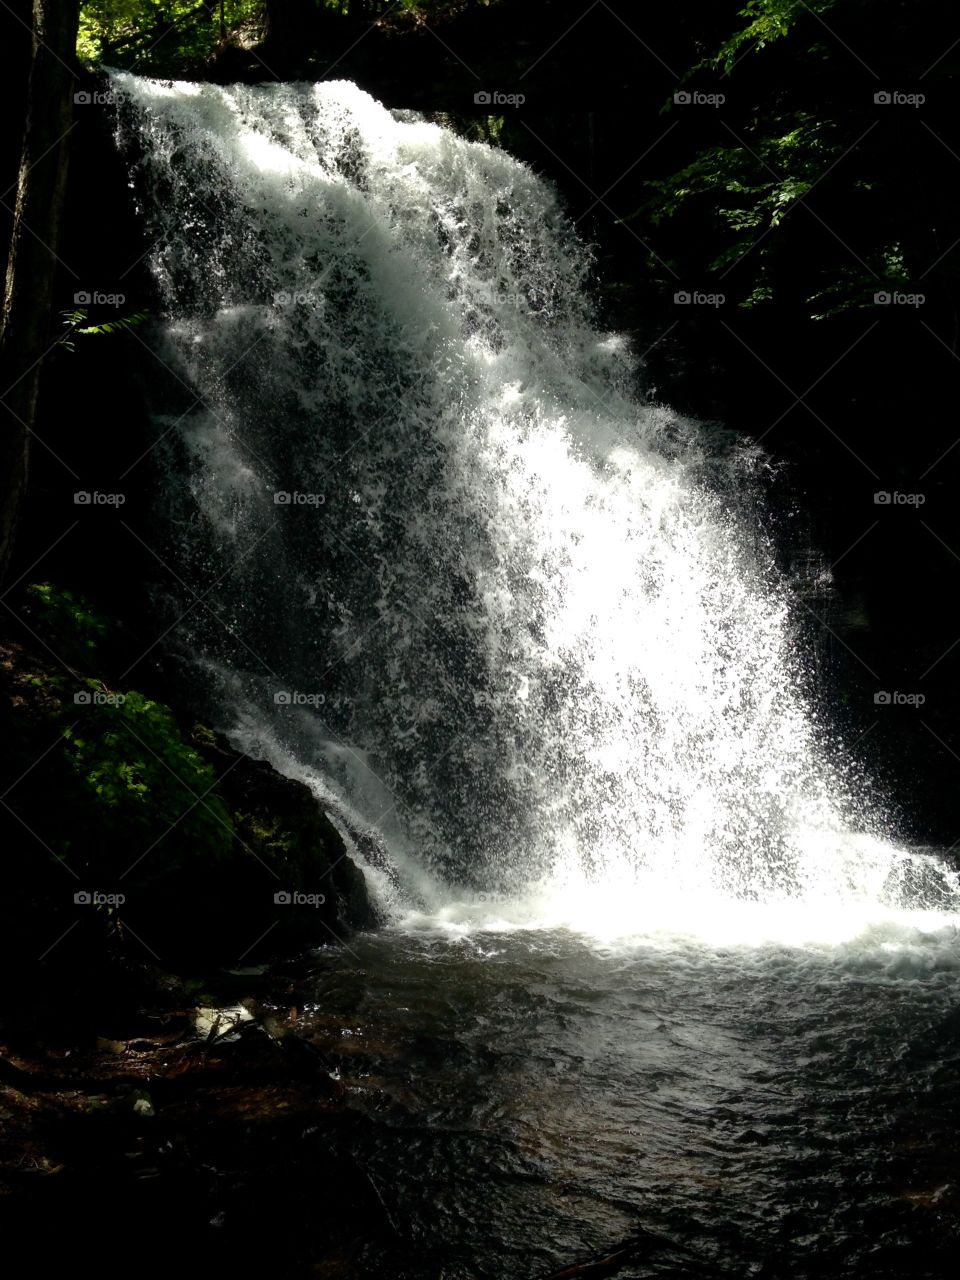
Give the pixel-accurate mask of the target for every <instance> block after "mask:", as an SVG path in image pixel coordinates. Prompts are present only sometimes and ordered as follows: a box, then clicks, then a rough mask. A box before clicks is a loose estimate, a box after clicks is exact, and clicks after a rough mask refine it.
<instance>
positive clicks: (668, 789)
mask: <svg viewBox="0 0 960 1280" xmlns="http://www.w3.org/2000/svg"><path fill="white" fill-rule="evenodd" d="M114 83H115V88H116V90H117V93H118V96H119V98H120V108H119V115H118V140H119V143H120V145H121V147H122V148H123V149H124V150H125V152H126V153H127V154H128V156H129V157H130V163H131V173H132V182H133V185H134V188H135V190H136V192H137V195H138V199H139V201H140V204H141V207H142V210H143V215H144V219H145V222H146V226H147V230H148V234H149V236H150V240H151V246H152V247H151V251H150V255H149V261H150V264H151V267H152V270H153V274H154V278H155V280H156V282H157V287H158V290H159V292H160V295H161V299H162V310H163V316H164V319H163V323H162V324H161V325H160V326H158V328H157V331H156V332H155V334H154V335H153V338H152V342H153V345H154V350H155V352H156V354H157V356H158V357H159V359H160V361H161V363H162V364H163V365H164V366H166V367H167V368H168V369H169V370H170V371H171V372H172V375H173V376H172V377H171V378H170V379H169V380H166V381H161V382H158V385H157V386H156V387H155V388H154V390H153V396H154V404H155V420H156V426H157V452H158V456H160V457H161V458H162V465H163V470H164V474H165V477H166V484H165V492H164V496H163V500H162V502H161V509H160V513H159V519H160V525H161V527H162V528H165V529H166V530H167V545H166V547H165V554H166V555H167V556H169V557H170V558H171V560H172V562H175V563H176V564H177V566H178V571H179V572H180V573H181V576H183V577H184V578H187V579H188V580H190V579H191V578H193V579H196V580H197V581H198V582H200V583H202V584H203V586H204V591H205V593H206V594H205V596H204V601H205V604H204V608H203V609H195V610H193V611H191V612H190V613H189V615H188V617H187V619H186V621H185V622H184V623H183V624H182V625H178V627H177V630H176V636H177V639H178V640H179V642H180V643H181V644H182V645H183V648H184V650H185V652H187V653H188V655H189V659H190V662H191V663H192V665H193V667H194V669H195V670H197V671H200V672H203V673H205V679H206V681H207V684H208V686H209V688H210V689H211V696H212V697H213V698H214V699H215V701H216V702H217V705H218V706H219V707H220V708H221V712H220V714H221V718H222V720H223V721H224V723H225V724H226V726H227V727H228V728H230V729H231V730H232V731H233V732H234V733H235V734H236V735H237V740H238V742H240V743H241V744H242V745H244V746H245V747H246V748H247V749H249V750H251V751H255V752H257V753H258V754H261V755H264V756H265V757H267V758H269V759H272V760H273V762H274V763H275V764H277V766H278V767H280V768H282V769H283V770H284V771H285V772H288V773H290V774H291V775H293V776H298V777H302V778H303V779H304V780H305V781H307V782H308V783H309V784H310V785H311V786H312V787H313V788H314V790H315V791H316V793H317V795H318V796H319V797H320V798H321V799H322V800H323V801H324V803H326V804H328V805H329V806H332V808H333V809H334V811H335V812H337V813H338V814H339V815H340V821H341V825H342V827H343V829H344V831H345V833H347V835H348V837H349V835H350V832H353V833H355V835H356V839H355V840H354V843H353V844H352V845H351V847H352V848H353V849H354V851H355V852H356V854H357V856H358V858H359V859H360V861H361V862H363V861H364V856H363V853H362V846H363V844H364V841H365V840H367V838H368V837H369V838H371V839H372V838H373V837H374V836H376V838H377V839H379V840H380V841H381V842H382V843H383V844H384V845H385V846H386V848H387V849H388V850H389V857H390V860H391V861H392V863H393V864H394V867H395V869H396V874H395V875H389V874H387V873H386V872H385V871H384V869H383V868H382V867H377V866H374V865H368V872H369V876H370V879H371V884H372V886H373V887H374V890H375V892H376V893H377V894H378V895H379V896H380V898H381V900H382V901H383V902H384V903H385V904H386V906H387V908H388V910H389V911H390V913H391V914H392V916H393V917H394V918H395V919H397V920H404V921H406V923H407V924H408V925H409V926H410V927H419V926H423V925H424V924H426V923H427V922H429V923H430V927H435V928H438V929H447V930H450V931H454V932H455V931H457V930H470V929H478V928H484V929H496V928H507V927H511V928H513V927H538V928H547V927H551V928H552V927H559V926H565V927H569V928H574V929H578V930H581V931H583V932H585V933H587V934H589V935H591V936H595V937H598V938H607V939H610V938H627V937H632V936H637V935H644V936H647V937H657V936H668V935H669V936H672V937H682V936H688V935H696V936H698V937H701V938H705V939H710V940H712V941H714V942H716V943H726V942H730V941H733V940H739V941H751V940H752V941H755V942H762V941H765V940H768V939H770V938H778V939H780V940H781V941H790V942H796V943H797V944H800V943H810V944H814V945H816V944H827V943H834V944H836V943H840V942H842V941H844V940H849V939H852V938H856V937H860V936H866V935H867V934H869V932H870V930H876V929H880V930H883V929H893V930H894V933H895V932H896V929H897V928H902V929H903V930H906V933H904V935H903V937H904V938H907V937H912V936H914V935H916V936H926V935H925V934H924V930H929V931H930V932H931V934H932V933H936V934H937V936H940V935H941V934H942V931H943V930H947V932H949V930H950V928H952V924H951V919H952V917H951V916H950V914H949V913H951V912H953V911H956V909H957V907H958V904H960V893H958V883H957V877H956V875H955V874H954V873H953V872H952V871H951V870H950V869H949V868H948V867H946V866H940V865H939V864H938V862H937V861H936V860H935V859H930V858H925V857H922V856H919V855H915V854H911V853H910V852H909V851H907V850H903V849H901V848H899V847H897V845H896V844H895V842H893V841H892V840H891V838H890V837H889V834H888V833H887V830H886V825H885V822H884V819H883V816H882V814H881V813H880V812H879V811H878V809H877V806H876V805H875V803H873V802H872V801H868V800H867V798H866V797H867V795H868V789H867V786H866V783H865V781H864V780H863V779H862V778H860V777H859V775H858V774H857V772H856V770H855V769H854V768H853V767H852V766H851V765H849V764H848V763H845V762H844V761H843V758H842V755H841V753H839V752H838V750H837V747H836V745H835V744H834V743H833V742H832V741H831V736H830V734H829V732H828V731H827V729H826V728H825V727H824V725H823V724H821V723H819V722H818V718H817V716H816V715H815V714H814V713H813V712H812V710H811V708H810V706H809V704H808V700H807V698H806V697H805V695H804V688H805V683H806V682H805V680H804V672H803V667H802V662H801V658H800V656H799V654H798V646H797V642H796V634H795V629H794V626H793V623H792V617H791V611H792V605H791V597H790V593H789V590H788V589H787V586H786V584H785V583H784V582H783V581H782V580H781V579H780V578H779V577H778V575H777V573H776V571H775V569H774V558H773V555H772V551H771V547H770V545H769V544H768V540H767V538H766V536H765V534H764V532H763V529H762V526H761V524H760V523H759V522H758V520H757V519H756V518H755V515H754V510H755V506H756V504H755V487H756V486H755V479H756V472H757V471H758V469H759V468H761V467H762V465H763V464H762V459H761V458H760V457H759V455H758V454H756V453H755V452H751V451H750V450H749V449H747V448H745V447H735V448H731V447H729V445H724V446H723V447H720V446H719V445H718V443H717V442H716V441H715V440H713V439H712V438H711V437H710V435H709V434H708V433H706V432H705V431H704V430H702V429H700V428H698V427H696V426H695V425H694V424H691V423H689V422H685V421H683V420H681V419H679V418H677V416H676V415H674V414H672V413H671V412H670V411H669V410H667V409H664V408H662V407H659V406H652V405H649V404H646V403H643V402H642V401H640V400H638V399H637V398H636V369H635V368H634V365H633V362H632V360H631V358H630V355H629V352H628V350H627V347H626V345H625V343H624V342H623V341H622V340H621V339H620V338H618V337H617V336H616V335H610V334H606V333H603V332H601V331H599V330H597V328H596V327H595V325H594V323H593V318H592V314H591V308H590V304H589V301H588V294H587V292H586V290H585V283H586V281H587V279H588V277H589V272H590V261H589V257H588V255H587V254H586V253H585V252H584V250H583V248H582V247H581V246H580V245H579V244H578V242H577V240H576V238H575V236H574V235H573V234H572V231H571V229H570V227H569V226H568V224H567V222H566V220H565V217H564V215H563V212H562V209H561V208H560V207H559V205H558V202H557V199H556V197H555V194H554V192H553V191H552V189H551V188H550V187H549V186H548V185H546V184H545V183H543V182H542V181H541V180H539V179H538V178H537V177H536V176H535V175H534V174H533V173H532V172H531V171H530V170H529V169H528V168H527V167H526V166H524V165H522V164H520V163H519V162H517V161H515V160H513V159H512V158H511V157H509V156H508V155H506V154H505V153H503V152H502V151H499V150H497V149H495V148H491V147H488V146H485V145H482V144H477V143H468V142H466V141H464V140H463V139H461V138H459V137H457V136H456V135H454V134H453V133H452V132H450V131H448V130H444V129H441V128H439V127H437V126H435V125H431V124H427V123H424V122H422V121H420V120H418V119H416V118H414V117H412V116H410V115H408V114H402V113H396V114H392V113H391V112H389V111H387V110H386V109H385V108H383V107H382V106H380V105H379V104H378V103H376V102H375V101H374V100H373V99H372V98H370V97H369V96H368V95H366V94H364V93H363V92H361V91H360V90H359V89H357V88H356V87H355V86H354V85H350V84H346V83H342V82H340V83H323V84H319V85H284V84H278V85H270V86H260V87H249V86H237V87H232V88H223V87H219V86H213V85H202V86H198V85H185V84H170V83H164V84H161V83H159V82H156V81H149V80H142V79H139V78H137V77H134V76H131V75H128V74H117V75H116V76H115V77H114ZM185 388H187V389H189V392H190V395H188V396H185V395H184V389H185ZM194 392H195V393H196V396H197V400H196V401H194V400H193V393H194ZM278 494H279V495H281V497H279V498H278V496H277V495H278ZM284 494H286V495H288V500H287V501H285V500H284V498H283V496H282V495H284ZM187 604H189V596H186V597H183V598H178V597H177V596H176V595H174V596H173V597H171V598H170V599H169V600H167V601H166V606H167V607H168V608H169V610H170V614H171V618H174V617H178V616H179V615H180V614H182V613H183V610H184V608H185V606H186V605H187ZM918 912H920V913H926V914H923V915H917V914H916V913H918ZM911 930H912V931H914V933H911V932H910V931H911ZM917 931H919V933H917ZM891 936H892V935H891ZM943 936H946V935H943ZM904 945H906V944H904Z"/></svg>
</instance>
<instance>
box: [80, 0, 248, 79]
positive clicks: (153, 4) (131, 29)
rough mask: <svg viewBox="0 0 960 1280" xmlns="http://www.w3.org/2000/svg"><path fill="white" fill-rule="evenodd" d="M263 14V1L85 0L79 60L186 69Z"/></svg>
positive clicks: (207, 55)
mask: <svg viewBox="0 0 960 1280" xmlns="http://www.w3.org/2000/svg"><path fill="white" fill-rule="evenodd" d="M262 10H263V4H262V0H224V2H223V4H220V3H219V0H213V2H212V3H211V2H209V0H201V2H200V3H197V0H85V3H83V4H82V5H81V8H80V29H79V35H78V39H77V56H78V57H79V58H80V59H81V61H83V62H92V63H97V62H107V63H114V64H116V65H119V66H123V67H129V68H133V67H135V66H137V65H138V64H144V63H147V64H148V65H149V66H151V67H156V66H157V65H158V64H159V65H163V64H165V63H173V64H180V65H181V66H182V67H183V68H184V69H188V68H189V67H191V66H197V65H199V64H200V63H202V62H203V61H204V60H205V59H206V58H208V57H209V56H210V54H211V53H213V51H214V49H215V48H216V47H217V45H218V44H219V43H220V41H221V40H222V38H223V37H224V35H227V34H230V33H232V32H235V31H236V30H237V29H238V28H240V27H242V26H243V25H244V24H245V23H248V22H250V21H251V20H254V19H256V18H258V17H259V16H260V15H261V13H262ZM148 60H149V62H148ZM141 69H142V67H141Z"/></svg>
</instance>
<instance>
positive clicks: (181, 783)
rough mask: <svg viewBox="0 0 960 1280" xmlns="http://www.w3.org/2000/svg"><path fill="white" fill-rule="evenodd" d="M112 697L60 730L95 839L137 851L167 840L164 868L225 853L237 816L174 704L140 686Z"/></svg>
mask: <svg viewBox="0 0 960 1280" xmlns="http://www.w3.org/2000/svg"><path fill="white" fill-rule="evenodd" d="M87 684H88V686H89V688H90V689H91V690H92V691H96V690H99V689H101V687H102V686H100V685H99V684H98V682H97V681H94V680H90V681H87ZM111 697H112V699H113V700H112V701H108V702H107V703H105V704H103V705H98V706H94V707H93V708H92V710H91V711H90V713H89V714H88V715H87V716H86V717H85V718H84V720H83V721H82V722H81V724H79V725H78V726H68V727H67V728H65V729H64V731H63V736H64V739H65V744H66V752H67V758H68V761H69V763H70V767H71V769H72V770H73V772H74V774H75V775H76V777H77V779H78V780H79V782H80V786H81V790H82V792H83V793H85V795H86V799H87V803H88V804H89V802H91V801H92V802H93V804H94V807H95V813H96V824H97V833H98V839H99V840H100V841H101V842H102V844H103V845H104V846H105V847H106V848H109V849H111V850H117V849H118V848H124V849H129V850H130V851H132V852H133V854H139V853H143V852H144V851H146V850H147V849H148V848H149V847H150V846H151V844H152V843H156V844H161V843H164V844H165V848H164V854H163V860H162V864H163V865H164V867H165V869H170V867H171V862H172V861H173V862H174V864H176V862H178V861H179V860H181V859H183V858H184V857H187V856H193V855H196V857H197V858H200V859H207V860H209V859H214V860H219V859H221V858H225V857H226V856H227V855H228V854H229V852H230V849H231V847H232V842H233V823H232V821H231V818H230V814H229V812H228V810H227V808H226V806H225V805H224V804H223V802H222V800H221V799H220V798H219V796H218V795H217V794H216V792H215V791H213V790H211V789H212V788H213V787H214V785H215V782H216V777H215V774H214V771H213V768H212V767H211V766H210V765H209V764H207V763H206V761H204V760H203V759H202V758H201V757H200V756H199V755H198V754H197V752H196V751H195V750H194V748H193V747H192V746H190V745H189V743H187V742H185V741H184V739H183V737H182V735H181V733H180V728H179V726H178V724H177V722H176V720H175V719H174V717H173V714H172V713H171V711H170V710H169V708H167V707H165V706H163V705H162V704H161V703H159V702H154V701H152V700H151V699H149V698H145V697H144V696H143V694H140V693H136V692H130V693H127V694H125V695H122V696H117V695H111ZM207 793H209V794H207ZM83 809H84V806H83V804H82V802H81V807H80V812H81V813H82V812H83ZM174 851H176V852H175V853H174V857H173V859H171V853H173V852H174ZM131 861H132V857H131Z"/></svg>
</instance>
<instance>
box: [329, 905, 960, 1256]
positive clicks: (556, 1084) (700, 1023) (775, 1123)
mask: <svg viewBox="0 0 960 1280" xmlns="http://www.w3.org/2000/svg"><path fill="white" fill-rule="evenodd" d="M958 964H960V940H958V936H957V933H956V929H955V928H954V927H952V926H949V925H942V923H941V927H939V928H938V929H936V930H934V931H932V932H929V933H923V932H920V931H918V930H915V929H912V928H908V927H905V926H901V927H894V926H893V925H887V926H885V927H879V926H878V927H877V928H875V929H874V930H873V931H872V933H870V934H869V935H868V936H863V937H861V938H859V939H857V940H855V941H853V942H849V943H846V944H842V945H834V946H829V947H827V946H823V947H817V948H809V947H808V948H798V947H783V946H774V945H766V946H762V947H759V946H758V947H751V948H742V947H729V948H724V949H716V948H708V947H704V946H702V945H698V944H696V943H694V942H692V941H686V942H674V943H672V944H671V943H668V942H664V941H662V940H660V941H658V942H657V943H656V944H654V943H651V942H646V943H644V942H642V941H639V942H635V943H633V944H631V945H629V946H624V945H622V944H621V945H618V946H616V947H610V946H598V945H597V944H596V943H591V942H589V941H588V940H586V939H585V938H582V937H578V936H576V935H573V934H571V933H568V932H566V931H556V932H549V933H546V932H534V931H527V932H523V931H521V932H507V933H502V932H489V933H487V932H480V933H473V934H470V935H464V936H460V937H456V936H449V935H445V936H444V935H439V934H438V933H436V932H434V931H430V930H418V931H411V930H408V931H403V930H399V929H395V930H389V931H386V932H384V933H382V934H380V935H375V936H374V935H371V936H363V937H360V938H357V939H355V940H354V941H353V942H352V943H351V947H350V949H349V950H346V949H343V950H337V951H334V950H331V951H329V952H327V953H325V954H324V955H323V956H321V957H320V958H319V959H318V961H317V965H316V971H315V974H314V976H313V978H312V980H311V982H310V984H309V985H310V999H309V1002H308V1007H307V1008H305V1010H304V1012H305V1014H307V1015H308V1016H309V1017H312V1018H314V1019H315V1037H316V1041H317V1043H318V1044H319V1045H321V1046H322V1047H323V1048H324V1049H326V1050H327V1051H328V1052H329V1053H330V1054H331V1055H332V1057H333V1058H334V1059H335V1060H336V1061H337V1062H338V1063H339V1070H340V1073H341V1076H342V1079H343V1081H344V1083H345V1084H346V1085H347V1086H348V1089H349V1092H350V1097H351V1099H352V1101H353V1104H354V1105H355V1106H356V1107H358V1108H360V1109H362V1110H363V1111H365V1112H366V1113H368V1115H369V1116H371V1117H373V1118H374V1121H375V1123H374V1124H373V1125H372V1127H371V1128H370V1130H369V1132H370V1134H371V1136H370V1137H369V1138H367V1139H365V1140H364V1141H365V1142H366V1143H367V1144H368V1147H369V1149H366V1150H362V1151H358V1152H357V1157H358V1160H359V1161H360V1162H361V1164H362V1166H363V1167H364V1168H366V1169H367V1171H368V1172H369V1174H370V1176H371V1178H372V1180H373V1182H374V1184H375V1186H376V1187H377V1188H378V1190H379V1192H380V1195H381V1196H382V1199H383V1201H384V1204H385V1206H386V1208H387V1210H388V1211H389V1213H390V1215H391V1216H392V1218H393V1220H394V1221H395V1222H396V1224H397V1225H398V1232H399V1237H400V1239H401V1241H402V1243H399V1244H398V1245H397V1246H396V1247H395V1248H387V1249H384V1248H382V1247H380V1246H377V1247H376V1248H374V1247H372V1246H371V1249H370V1251H369V1255H368V1257H367V1258H366V1260H365V1264H364V1270H363V1272H362V1274H364V1275H370V1276H373V1275H398V1276H400V1275H404V1276H417V1277H419V1276H423V1277H427V1276H431V1277H440V1276H442V1277H444V1278H445V1280H459V1278H461V1277H462V1278H464V1280H466V1278H467V1277H535V1276H539V1275H544V1274H547V1273H549V1272H550V1271H551V1270H553V1269H557V1268H559V1267H561V1266H564V1265H569V1264H571V1263H573V1262H576V1261H583V1260H586V1259H589V1258H592V1257H595V1256H599V1255H600V1254H602V1253H603V1252H604V1251H609V1250H610V1248H611V1247H612V1246H615V1245H616V1244H617V1243H618V1242H620V1241H622V1240H624V1239H626V1238H629V1237H632V1236H635V1235H636V1234H637V1232H638V1229H642V1231H644V1232H649V1233H652V1234H651V1235H650V1236H649V1237H646V1236H645V1237H644V1239H645V1240H646V1245H647V1246H649V1247H644V1249H642V1250H641V1251H640V1253H639V1254H638V1256H637V1258H636V1259H635V1260H633V1261H631V1262H629V1263H628V1264H627V1265H626V1266H625V1267H624V1269H623V1270H622V1271H620V1272H618V1274H619V1275H622V1276H637V1277H639V1276H674V1275H675V1276H680V1275H688V1274H689V1275H697V1274H699V1275H703V1274H707V1275H731V1276H736V1275H751V1276H765V1277H770V1276H784V1277H788V1276H789V1277H804V1276H837V1277H840V1276H844V1277H846V1276H865V1275H870V1276H888V1277H907V1276H930V1277H940V1276H946V1275H952V1274H955V1271H954V1263H955V1261H956V1256H957V1254H956V1249H957V1245H958V1243H960V1239H958V1218H957V1209H958V1207H960V1194H958V1166H957V1156H958V1137H957V1121H958V1119H960V1115H958V1112H960V1106H958V1092H957V1085H958V1064H960V1053H958V1050H960V1012H958V1008H957V994H958V991H960V981H958Z"/></svg>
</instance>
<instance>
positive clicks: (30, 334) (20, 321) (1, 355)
mask: <svg viewBox="0 0 960 1280" xmlns="http://www.w3.org/2000/svg"><path fill="white" fill-rule="evenodd" d="M78 10H79V4H78V2H77V0H33V9H32V26H33V40H32V55H31V64H30V81H29V87H28V89H27V106H26V123H25V127H24V140H23V152H22V156H21V160H20V171H19V174H18V176H17V183H16V202H15V205H14V211H13V231H12V235H11V241H10V252H9V257H8V261H7V274H6V284H5V288H4V295H3V312H2V316H0V580H2V577H3V575H4V573H5V572H6V569H7V566H8V564H9V561H10V555H11V552H12V549H13V541H14V537H15V535H16V529H17V523H18V520H19V516H20V510H21V508H22V505H23V499H24V496H25V494H26V489H27V480H28V477H29V470H30V433H31V431H32V430H33V426H34V420H35V417H36V408H37V391H38V388H39V384H40V368H41V365H42V363H43V357H44V355H45V354H46V351H47V348H48V346H49V344H50V338H51V329H52V323H51V315H52V311H53V302H54V284H55V277H56V269H57V258H56V256H55V255H56V252H57V248H58V244H59V239H60V222H61V217H62V214H63V204H64V194H65V191H66V178H67V135H68V133H69V132H70V129H71V122H72V118H73V90H74V85H75V83H76V81H75V75H74V71H73V69H72V68H73V67H74V66H75V50H76V42H77V20H78ZM11 195H12V193H11V194H10V195H7V196H5V197H4V202H5V203H6V204H10V203H11Z"/></svg>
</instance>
